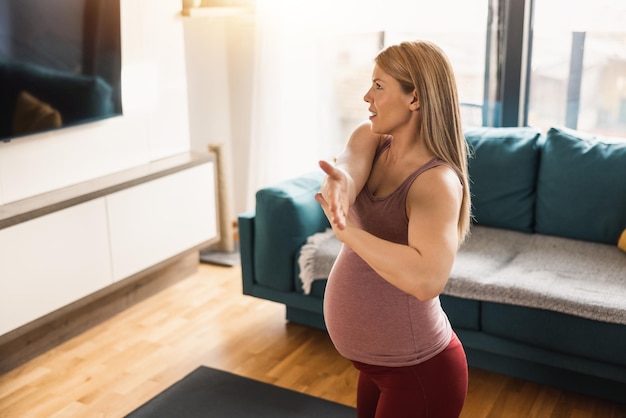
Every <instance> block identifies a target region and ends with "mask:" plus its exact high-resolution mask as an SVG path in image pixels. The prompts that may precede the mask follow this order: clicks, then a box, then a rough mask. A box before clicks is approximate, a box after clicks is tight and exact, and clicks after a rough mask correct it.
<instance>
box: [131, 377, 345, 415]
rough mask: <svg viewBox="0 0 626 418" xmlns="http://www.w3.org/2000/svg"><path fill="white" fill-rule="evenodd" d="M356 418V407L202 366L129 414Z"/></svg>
mask: <svg viewBox="0 0 626 418" xmlns="http://www.w3.org/2000/svg"><path fill="white" fill-rule="evenodd" d="M147 417H159V418H170V417H172V418H173V417H176V418H183V417H184V418H194V417H203V418H205V417H211V418H213V417H215V418H221V417H224V418H244V417H245V418H251V417H252V418H257V417H259V418H264V417H267V418H287V417H289V418H348V417H349V418H354V417H356V410H355V409H354V408H352V407H349V406H345V405H342V404H339V403H336V402H331V401H328V400H325V399H321V398H316V397H314V396H310V395H306V394H303V393H300V392H295V391H293V390H289V389H284V388H281V387H278V386H273V385H270V384H268V383H264V382H260V381H257V380H252V379H248V378H245V377H241V376H237V375H235V374H232V373H228V372H224V371H220V370H216V369H211V368H209V367H205V366H201V367H198V368H197V369H196V370H194V371H193V372H191V373H190V374H188V375H187V376H185V377H184V378H183V379H182V380H180V381H178V382H176V383H175V384H174V385H172V386H170V387H169V388H168V389H166V390H164V391H163V392H161V393H160V394H158V395H157V396H155V397H154V398H152V399H151V400H150V401H148V402H147V403H145V404H144V405H142V406H140V407H139V408H137V409H136V410H134V411H133V412H131V413H130V414H129V415H127V418H147Z"/></svg>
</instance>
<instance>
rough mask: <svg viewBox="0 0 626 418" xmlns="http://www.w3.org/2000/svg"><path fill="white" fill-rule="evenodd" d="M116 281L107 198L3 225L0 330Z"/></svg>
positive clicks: (14, 326) (54, 308) (31, 318)
mask: <svg viewBox="0 0 626 418" xmlns="http://www.w3.org/2000/svg"><path fill="white" fill-rule="evenodd" d="M112 282H113V275H112V270H111V254H110V252H109V238H108V230H107V223H106V204H105V200H104V198H99V199H95V200H91V201H88V202H85V203H82V204H79V205H76V206H72V207H69V208H66V209H63V210H60V211H57V212H54V213H51V214H49V215H46V216H42V217H39V218H35V219H32V220H30V221H27V222H23V223H20V224H17V225H14V226H11V227H9V228H5V229H2V230H0V335H2V334H4V333H6V332H8V331H10V330H12V329H14V328H17V327H19V326H21V325H24V324H26V323H28V322H30V321H32V320H34V319H36V318H38V317H40V316H43V315H45V314H47V313H49V312H52V311H54V310H56V309H58V308H60V307H62V306H64V305H67V304H69V303H71V302H73V301H75V300H77V299H80V298H82V297H83V296H86V295H88V294H90V293H92V292H95V291H97V290H99V289H101V288H103V287H105V286H108V285H110V284H111V283H112Z"/></svg>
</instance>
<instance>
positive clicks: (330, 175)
mask: <svg viewBox="0 0 626 418" xmlns="http://www.w3.org/2000/svg"><path fill="white" fill-rule="evenodd" d="M385 137H386V136H385V135H379V134H375V133H373V132H372V130H371V128H370V122H369V121H366V122H363V123H361V124H360V125H358V126H357V127H356V129H355V130H354V131H353V132H352V135H351V136H350V139H349V140H348V143H347V144H346V147H345V149H344V150H343V152H342V153H341V154H340V155H339V156H338V157H337V159H336V161H335V164H334V165H333V164H330V163H329V162H327V161H320V167H321V168H322V170H324V172H325V173H326V177H325V178H324V181H323V182H322V187H321V189H320V193H319V195H318V197H321V198H322V199H323V202H320V204H324V202H325V203H326V204H327V205H328V208H329V210H330V213H331V214H332V217H330V218H329V221H330V222H331V223H332V224H333V226H336V227H338V228H339V229H343V228H344V227H345V225H346V216H347V214H348V209H349V208H350V205H352V204H353V203H354V201H355V199H356V197H357V195H358V194H359V193H360V192H361V189H363V187H364V186H365V183H366V182H367V179H368V178H369V175H370V171H371V169H372V162H373V161H374V155H375V153H376V149H377V148H378V146H379V145H380V144H381V142H382V141H383V139H384V138H385Z"/></svg>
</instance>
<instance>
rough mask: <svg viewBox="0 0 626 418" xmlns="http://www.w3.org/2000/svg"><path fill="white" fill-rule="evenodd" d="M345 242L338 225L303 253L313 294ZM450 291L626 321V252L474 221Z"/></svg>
mask: <svg viewBox="0 0 626 418" xmlns="http://www.w3.org/2000/svg"><path fill="white" fill-rule="evenodd" d="M340 248H341V243H340V242H339V241H338V240H337V239H336V238H335V236H334V234H333V232H332V230H331V229H328V230H326V231H325V232H320V233H318V234H315V235H313V236H311V237H310V238H309V240H308V241H307V243H306V244H305V245H304V246H303V247H302V250H301V254H300V257H299V259H298V262H299V265H300V271H301V274H300V278H301V280H302V282H303V288H304V291H305V293H308V292H309V291H310V286H311V283H312V282H313V281H314V280H317V279H325V278H327V277H328V273H329V272H330V269H331V267H332V264H333V262H334V260H335V258H336V257H337V254H338V253H339V249H340ZM444 294H447V295H451V296H458V297H463V298H467V299H476V300H483V301H490V302H500V303H508V304H512V305H519V306H527V307H532V308H539V309H547V310H552V311H556V312H561V313H566V314H570V315H575V316H580V317H583V318H588V319H593V320H598V321H603V322H610V323H618V324H625V325H626V254H625V253H624V252H622V251H620V250H619V249H618V248H617V246H612V245H608V244H599V243H592V242H585V241H579V240H573V239H567V238H560V237H553V236H547V235H540V234H527V233H522V232H516V231H510V230H505V229H497V228H488V227H478V226H474V227H473V228H472V233H471V235H470V237H469V238H468V240H467V241H466V242H465V243H464V244H463V246H462V247H461V249H460V250H459V252H458V254H457V257H456V260H455V263H454V266H453V268H452V273H451V275H450V280H449V281H448V284H447V286H446V288H445V290H444Z"/></svg>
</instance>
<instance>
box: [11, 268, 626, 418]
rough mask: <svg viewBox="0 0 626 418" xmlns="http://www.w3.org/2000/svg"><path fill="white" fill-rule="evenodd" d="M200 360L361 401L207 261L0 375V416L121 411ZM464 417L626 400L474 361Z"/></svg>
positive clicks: (335, 358) (322, 356)
mask: <svg viewBox="0 0 626 418" xmlns="http://www.w3.org/2000/svg"><path fill="white" fill-rule="evenodd" d="M199 365H206V366H209V367H213V368H217V369H221V370H226V371H230V372H233V373H236V374H240V375H243V376H248V377H251V378H253V379H258V380H262V381H265V382H270V383H272V384H275V385H278V386H282V387H286V388H291V389H294V390H297V391H301V392H305V393H308V394H311V395H315V396H320V397H323V398H327V399H330V400H334V401H337V402H341V403H344V404H347V405H352V406H354V405H355V379H356V373H355V371H354V370H353V368H352V366H351V365H350V363H349V362H348V361H346V360H345V359H343V358H341V357H340V356H339V355H338V354H337V353H336V351H335V350H334V348H333V346H332V344H331V342H330V341H329V339H328V336H327V334H326V333H325V332H323V331H320V330H316V329H312V328H308V327H304V326H299V325H295V324H289V323H285V319H284V307H283V306H282V305H279V304H276V303H272V302H268V301H265V300H260V299H256V298H252V297H249V296H244V295H242V294H241V279H240V270H239V268H238V267H218V266H210V265H204V264H202V265H200V267H199V271H198V272H197V273H196V274H194V275H193V276H191V277H189V278H188V279H185V280H183V281H182V282H180V283H178V284H176V285H174V286H172V287H171V288H168V289H166V290H164V291H162V292H161V293H159V294H157V295H156V296H153V297H151V298H150V299H148V300H146V301H144V302H141V303H140V304H138V305H135V306H134V307H132V308H129V309H128V310H126V311H124V312H123V313H121V314H119V315H117V316H116V317H114V318H112V319H110V320H108V321H106V322H104V323H102V324H101V325H99V326H96V327H95V328H93V329H91V330H89V331H87V332H86V333H84V334H82V335H79V336H78V337H76V338H74V339H72V340H70V341H68V342H66V343H64V344H62V345H60V346H58V347H57V348H55V349H53V350H51V351H49V352H47V353H46V354H44V355H42V356H40V357H38V358H35V359H34V360H31V361H30V362H28V363H26V364H24V365H23V366H21V367H19V368H17V369H14V370H12V371H10V372H8V373H7V374H5V375H3V376H0V417H3V418H13V417H15V418H25V417H29V418H30V417H33V418H36V417H46V418H49V417H122V416H124V415H125V414H127V413H128V412H130V411H132V410H133V409H134V408H136V407H138V406H139V405H141V404H143V403H144V402H146V401H147V400H149V399H150V398H152V397H153V396H155V395H156V394H157V393H159V392H161V391H162V390H164V389H165V388H166V387H168V386H169V385H171V384H172V383H174V382H175V381H177V380H179V379H181V378H182V377H183V376H185V375H186V374H187V373H189V372H191V371H192V370H193V369H195V368H196V367H197V366H199ZM242 397H245V394H242ZM462 417H464V418H481V417H493V418H507V417H524V418H528V417H559V418H560V417H585V418H586V417H598V418H608V417H626V406H624V405H616V404H612V403H609V402H604V401H601V400H598V399H594V398H589V397H585V396H580V395H576V394H571V393H567V392H562V391H559V390H556V389H552V388H548V387H544V386H541V385H537V384H533V383H530V382H525V381H522V380H518V379H513V378H509V377H505V376H500V375H497V374H492V373H487V372H484V371H481V370H477V369H470V386H469V393H468V398H467V402H466V405H465V409H464V411H463V415H462Z"/></svg>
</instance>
